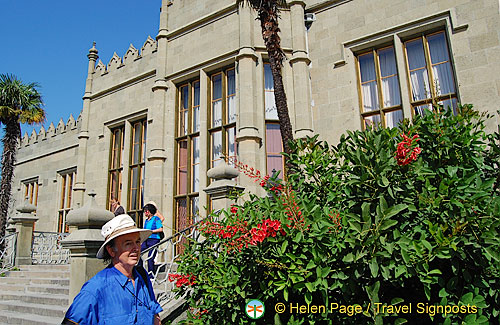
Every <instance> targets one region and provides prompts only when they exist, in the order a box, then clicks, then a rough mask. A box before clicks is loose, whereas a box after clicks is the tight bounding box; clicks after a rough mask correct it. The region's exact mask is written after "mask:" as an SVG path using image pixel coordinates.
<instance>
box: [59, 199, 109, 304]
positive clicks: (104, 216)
mask: <svg viewBox="0 0 500 325" xmlns="http://www.w3.org/2000/svg"><path fill="white" fill-rule="evenodd" d="M88 195H89V196H90V198H89V199H88V200H87V202H86V203H85V205H84V206H83V207H81V208H80V209H76V210H72V211H70V212H69V213H68V216H67V222H68V224H69V225H71V226H75V227H77V230H76V231H74V232H72V233H71V234H70V235H69V236H68V237H66V238H65V239H64V240H63V241H62V242H61V244H62V246H63V247H64V248H68V249H69V250H70V252H71V269H70V281H69V299H70V303H71V302H72V301H73V298H75V296H76V295H77V294H78V292H79V291H80V289H81V288H82V285H83V284H84V283H85V282H87V281H88V280H89V279H90V278H91V277H93V276H94V275H96V273H97V272H99V271H100V270H102V269H103V268H104V267H105V265H104V264H103V261H102V260H100V259H98V258H96V254H97V251H98V250H99V247H101V245H102V244H103V243H104V238H103V237H102V235H101V227H102V226H103V225H104V224H105V223H106V222H108V221H109V220H111V219H112V218H113V217H114V214H113V213H112V212H110V211H108V210H105V209H103V208H101V207H99V206H97V203H96V201H95V193H94V192H90V193H89V194H88Z"/></svg>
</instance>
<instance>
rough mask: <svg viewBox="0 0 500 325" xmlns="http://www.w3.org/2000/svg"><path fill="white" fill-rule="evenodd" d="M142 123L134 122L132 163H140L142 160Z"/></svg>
mask: <svg viewBox="0 0 500 325" xmlns="http://www.w3.org/2000/svg"><path fill="white" fill-rule="evenodd" d="M141 127H142V123H136V124H134V144H133V146H132V163H133V164H138V163H139V162H140V157H141V156H140V148H141V146H142V141H141V131H142V130H141V129H142V128H141Z"/></svg>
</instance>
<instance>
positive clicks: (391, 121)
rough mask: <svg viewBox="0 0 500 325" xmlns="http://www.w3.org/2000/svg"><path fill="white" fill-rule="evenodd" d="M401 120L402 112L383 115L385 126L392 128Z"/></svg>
mask: <svg viewBox="0 0 500 325" xmlns="http://www.w3.org/2000/svg"><path fill="white" fill-rule="evenodd" d="M402 120H403V111H402V110H397V111H392V112H388V113H385V126H386V127H388V128H393V127H396V126H398V123H399V122H400V121H402Z"/></svg>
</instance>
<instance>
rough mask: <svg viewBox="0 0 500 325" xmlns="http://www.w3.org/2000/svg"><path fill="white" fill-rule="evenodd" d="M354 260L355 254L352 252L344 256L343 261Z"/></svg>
mask: <svg viewBox="0 0 500 325" xmlns="http://www.w3.org/2000/svg"><path fill="white" fill-rule="evenodd" d="M353 260H354V255H352V253H349V254H347V255H346V256H344V258H343V259H342V262H345V263H349V262H352V261H353Z"/></svg>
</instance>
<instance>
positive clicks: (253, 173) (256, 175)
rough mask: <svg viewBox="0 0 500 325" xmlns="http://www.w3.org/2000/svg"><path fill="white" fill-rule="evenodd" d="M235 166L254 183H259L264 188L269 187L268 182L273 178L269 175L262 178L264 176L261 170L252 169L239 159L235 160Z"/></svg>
mask: <svg viewBox="0 0 500 325" xmlns="http://www.w3.org/2000/svg"><path fill="white" fill-rule="evenodd" d="M234 166H235V167H236V169H238V170H239V171H240V172H242V173H243V174H245V175H247V176H248V177H250V178H252V179H253V181H254V182H259V185H260V186H262V187H265V186H266V185H267V182H268V181H269V179H270V178H271V177H270V176H269V175H266V176H264V177H262V174H261V173H260V171H259V170H257V169H254V168H253V167H250V166H248V165H247V164H244V163H242V162H241V161H239V160H237V159H234Z"/></svg>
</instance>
